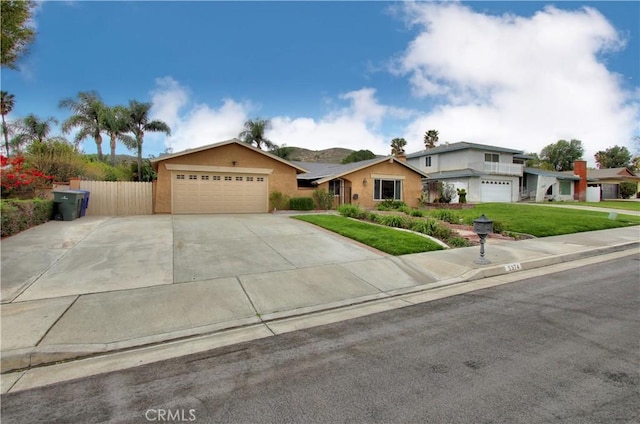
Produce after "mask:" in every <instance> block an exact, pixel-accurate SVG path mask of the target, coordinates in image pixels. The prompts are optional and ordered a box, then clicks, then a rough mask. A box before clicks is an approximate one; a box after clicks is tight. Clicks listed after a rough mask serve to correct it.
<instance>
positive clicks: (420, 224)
mask: <svg viewBox="0 0 640 424" xmlns="http://www.w3.org/2000/svg"><path fill="white" fill-rule="evenodd" d="M436 228H438V223H437V222H436V221H435V220H433V219H427V220H426V221H425V220H422V219H420V220H415V221H413V222H412V223H411V227H410V229H411V231H415V232H417V233H422V234H426V235H428V236H433V235H434V234H435V232H436Z"/></svg>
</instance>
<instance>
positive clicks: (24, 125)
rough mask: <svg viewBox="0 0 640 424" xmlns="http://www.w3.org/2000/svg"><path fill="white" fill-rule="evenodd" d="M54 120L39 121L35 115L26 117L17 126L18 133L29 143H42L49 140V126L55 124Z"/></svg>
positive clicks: (56, 121) (55, 120)
mask: <svg viewBox="0 0 640 424" xmlns="http://www.w3.org/2000/svg"><path fill="white" fill-rule="evenodd" d="M57 123H58V120H57V119H55V118H47V119H40V118H38V117H37V116H36V115H34V114H33V113H32V114H29V115H27V116H26V117H25V118H24V119H23V120H22V122H21V123H20V125H19V132H21V133H22V134H23V135H24V137H26V138H27V139H28V140H30V141H37V142H40V143H44V142H45V141H46V140H47V138H49V133H50V132H51V124H57Z"/></svg>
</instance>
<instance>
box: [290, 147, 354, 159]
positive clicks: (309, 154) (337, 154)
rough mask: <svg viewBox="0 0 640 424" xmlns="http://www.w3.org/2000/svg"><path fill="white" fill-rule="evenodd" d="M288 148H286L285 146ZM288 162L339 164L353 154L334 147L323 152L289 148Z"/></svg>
mask: <svg viewBox="0 0 640 424" xmlns="http://www.w3.org/2000/svg"><path fill="white" fill-rule="evenodd" d="M287 147H288V146H287ZM291 149H292V151H291V154H290V155H289V158H290V160H294V161H299V162H319V163H340V162H341V161H342V160H343V159H344V158H346V157H347V156H349V154H350V153H352V152H354V150H351V149H344V148H342V147H334V148H331V149H324V150H309V149H304V148H302V147H291Z"/></svg>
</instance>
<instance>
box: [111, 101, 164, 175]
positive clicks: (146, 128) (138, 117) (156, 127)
mask: <svg viewBox="0 0 640 424" xmlns="http://www.w3.org/2000/svg"><path fill="white" fill-rule="evenodd" d="M151 106H152V105H151V103H142V102H139V101H137V100H130V101H129V107H128V108H127V113H126V122H127V130H128V132H131V133H133V136H134V138H133V139H130V140H129V141H126V140H123V141H124V142H125V143H126V145H127V147H128V148H129V149H132V150H133V149H135V150H136V151H137V153H138V172H137V174H136V177H137V179H138V181H144V179H143V178H144V175H145V174H143V169H142V144H143V143H144V134H145V132H162V133H165V134H166V135H171V128H169V125H167V123H166V122H164V121H160V120H151V119H150V118H149V110H150V109H151ZM130 143H133V144H130Z"/></svg>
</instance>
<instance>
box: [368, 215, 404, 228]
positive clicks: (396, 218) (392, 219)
mask: <svg viewBox="0 0 640 424" xmlns="http://www.w3.org/2000/svg"><path fill="white" fill-rule="evenodd" d="M376 221H377V222H378V224H381V225H386V226H387V227H396V228H408V227H409V226H410V222H409V220H408V219H407V218H405V217H404V216H400V215H379V216H378V217H377V219H376Z"/></svg>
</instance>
